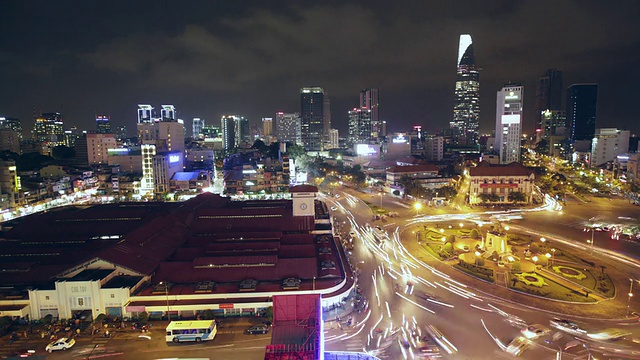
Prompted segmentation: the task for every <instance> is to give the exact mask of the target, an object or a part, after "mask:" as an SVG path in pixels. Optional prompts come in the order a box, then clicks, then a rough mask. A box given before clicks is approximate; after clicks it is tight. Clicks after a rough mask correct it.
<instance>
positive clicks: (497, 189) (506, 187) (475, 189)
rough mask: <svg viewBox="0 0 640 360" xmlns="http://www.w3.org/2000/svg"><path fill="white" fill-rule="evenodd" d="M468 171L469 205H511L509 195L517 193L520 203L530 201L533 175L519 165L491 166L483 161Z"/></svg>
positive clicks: (529, 170)
mask: <svg viewBox="0 0 640 360" xmlns="http://www.w3.org/2000/svg"><path fill="white" fill-rule="evenodd" d="M468 170H469V180H470V181H469V204H471V205H474V204H481V203H512V202H514V201H513V199H511V197H510V196H509V194H511V193H514V192H517V193H521V194H522V197H523V201H522V203H524V204H529V203H531V201H532V196H533V187H534V180H535V174H534V172H533V170H531V169H529V168H527V167H525V166H523V165H521V164H520V163H516V162H514V163H510V164H508V165H492V164H489V163H487V162H485V161H483V162H481V163H480V164H478V166H476V167H471V168H469V169H468Z"/></svg>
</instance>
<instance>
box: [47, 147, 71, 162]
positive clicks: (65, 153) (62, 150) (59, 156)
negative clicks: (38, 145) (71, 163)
mask: <svg viewBox="0 0 640 360" xmlns="http://www.w3.org/2000/svg"><path fill="white" fill-rule="evenodd" d="M51 156H52V157H53V158H54V159H56V160H64V159H72V158H74V157H75V156H76V150H75V149H74V148H70V147H67V146H64V145H58V146H56V147H54V148H53V149H51Z"/></svg>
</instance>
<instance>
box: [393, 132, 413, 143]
mask: <svg viewBox="0 0 640 360" xmlns="http://www.w3.org/2000/svg"><path fill="white" fill-rule="evenodd" d="M391 142H393V143H395V144H400V143H408V142H409V138H408V137H407V136H406V135H405V134H398V135H396V136H394V137H393V139H392V140H391Z"/></svg>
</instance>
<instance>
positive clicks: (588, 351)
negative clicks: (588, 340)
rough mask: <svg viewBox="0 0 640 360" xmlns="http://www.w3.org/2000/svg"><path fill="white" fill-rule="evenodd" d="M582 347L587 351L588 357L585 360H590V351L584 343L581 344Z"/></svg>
mask: <svg viewBox="0 0 640 360" xmlns="http://www.w3.org/2000/svg"><path fill="white" fill-rule="evenodd" d="M582 347H584V348H585V349H587V353H588V354H589V357H588V358H587V360H591V349H589V347H588V346H587V344H585V343H582Z"/></svg>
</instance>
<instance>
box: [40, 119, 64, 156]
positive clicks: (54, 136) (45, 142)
mask: <svg viewBox="0 0 640 360" xmlns="http://www.w3.org/2000/svg"><path fill="white" fill-rule="evenodd" d="M33 140H34V141H35V142H37V143H39V144H40V149H41V150H40V153H42V154H43V155H50V154H51V149H52V148H54V147H56V146H58V145H65V143H64V123H63V122H62V115H61V114H60V113H58V112H54V113H42V115H41V116H40V117H39V118H37V119H36V123H35V126H34V128H33Z"/></svg>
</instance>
